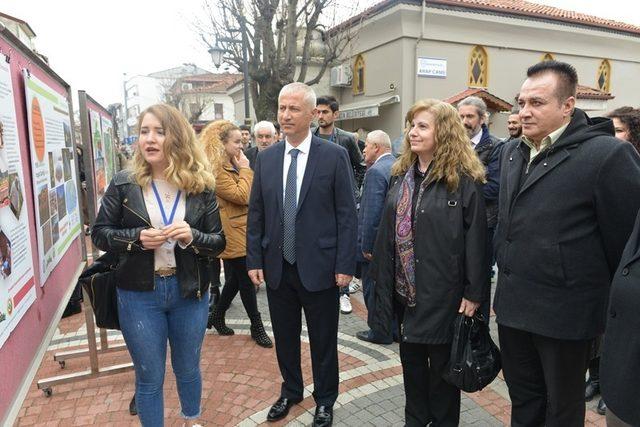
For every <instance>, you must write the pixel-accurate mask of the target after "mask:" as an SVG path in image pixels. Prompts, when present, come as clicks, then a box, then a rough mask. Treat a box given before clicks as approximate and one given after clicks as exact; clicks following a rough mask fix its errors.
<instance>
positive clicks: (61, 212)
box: [52, 185, 67, 219]
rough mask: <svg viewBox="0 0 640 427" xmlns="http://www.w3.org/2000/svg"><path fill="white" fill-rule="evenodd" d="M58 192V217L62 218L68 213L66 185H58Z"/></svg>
mask: <svg viewBox="0 0 640 427" xmlns="http://www.w3.org/2000/svg"><path fill="white" fill-rule="evenodd" d="M56 194H57V196H58V197H57V200H58V218H60V219H62V218H64V217H65V216H66V215H67V201H66V200H65V198H64V185H61V186H59V187H56ZM52 216H53V215H52Z"/></svg>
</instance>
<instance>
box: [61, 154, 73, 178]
mask: <svg viewBox="0 0 640 427" xmlns="http://www.w3.org/2000/svg"><path fill="white" fill-rule="evenodd" d="M72 164H73V153H72V152H71V150H69V149H68V148H63V149H62V171H63V173H64V181H65V182H67V181H69V180H70V179H71V165H72Z"/></svg>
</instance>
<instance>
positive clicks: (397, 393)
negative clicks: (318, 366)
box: [16, 289, 604, 427]
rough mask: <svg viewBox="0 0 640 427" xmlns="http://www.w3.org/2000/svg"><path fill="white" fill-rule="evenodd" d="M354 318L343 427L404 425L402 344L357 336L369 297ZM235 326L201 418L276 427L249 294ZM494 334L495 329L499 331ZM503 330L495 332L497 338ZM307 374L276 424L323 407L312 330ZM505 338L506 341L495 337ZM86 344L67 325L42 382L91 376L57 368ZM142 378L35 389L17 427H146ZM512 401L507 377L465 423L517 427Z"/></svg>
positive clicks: (304, 420) (477, 401)
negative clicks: (316, 389)
mask: <svg viewBox="0 0 640 427" xmlns="http://www.w3.org/2000/svg"><path fill="white" fill-rule="evenodd" d="M352 303H353V308H354V311H353V313H352V314H349V315H341V316H340V328H339V337H338V346H339V361H340V380H341V381H340V395H339V397H338V401H337V402H336V405H335V407H334V419H335V423H334V424H335V425H336V426H358V427H360V426H396V425H397V426H401V425H403V420H404V416H403V414H404V392H403V386H402V369H401V365H400V359H399V354H398V345H397V344H393V345H389V346H380V345H375V344H370V343H365V342H362V341H359V340H358V339H357V338H356V337H355V334H356V332H358V331H361V330H364V329H366V309H365V307H364V304H363V302H362V293H361V292H359V293H357V294H355V295H353V296H352ZM258 306H259V308H260V311H261V313H262V317H263V319H265V327H266V329H267V332H268V333H269V334H270V335H272V331H271V325H270V322H268V319H269V315H268V305H267V301H266V291H265V290H264V289H262V290H261V291H260V292H259V293H258ZM227 324H228V325H229V326H230V327H232V328H233V329H234V330H235V331H236V335H234V336H230V337H222V336H219V335H217V334H216V333H215V332H213V331H207V334H206V336H205V341H204V345H203V350H202V361H201V369H202V375H203V396H202V398H203V403H202V417H201V421H202V423H203V424H204V425H206V426H233V425H239V426H256V425H267V423H266V422H265V417H266V413H267V411H268V409H269V407H270V405H271V404H272V403H273V402H274V401H275V400H276V399H277V397H278V396H279V392H280V381H281V379H280V375H279V371H278V366H277V361H276V357H275V351H274V349H264V348H261V347H258V346H257V345H255V343H254V342H253V341H252V340H251V338H250V336H249V321H248V320H247V317H246V314H245V313H244V309H243V307H242V303H241V302H240V298H239V296H238V297H236V299H235V300H234V303H233V305H232V306H231V308H230V310H229V311H228V313H227ZM493 326H494V327H493V328H492V329H495V325H493ZM492 332H493V333H495V331H492ZM109 336H110V340H111V342H114V343H118V342H121V339H122V337H121V335H120V334H119V332H118V331H109ZM301 338H302V342H303V345H302V370H303V377H304V380H305V384H306V385H307V387H306V389H305V399H304V400H303V401H302V402H301V403H300V404H299V405H295V406H294V407H293V408H292V409H291V412H290V413H289V416H288V417H287V419H286V420H283V421H280V422H278V423H272V424H270V425H271V426H274V427H279V426H283V425H289V426H301V425H310V424H311V422H312V420H313V411H314V409H315V404H314V402H313V398H312V397H311V391H312V384H311V382H312V378H311V363H310V357H309V346H308V338H307V332H306V329H305V328H304V327H303V332H302V337H301ZM495 338H496V340H497V337H495ZM84 345H86V328H85V325H84V316H83V315H76V316H72V317H71V318H67V319H63V320H62V321H61V322H60V323H59V325H58V331H57V333H56V335H55V336H54V337H53V339H52V341H51V344H50V346H49V351H48V352H47V354H46V355H45V357H44V359H43V361H42V364H41V366H40V369H39V371H38V373H37V375H36V380H37V379H41V378H45V377H50V376H54V375H61V374H65V373H70V372H76V371H81V370H84V369H87V367H88V360H86V359H83V358H79V359H71V360H68V361H67V363H66V367H65V369H64V370H61V367H60V366H59V365H58V363H57V362H54V361H53V354H54V353H55V352H57V351H60V350H68V349H74V348H79V347H81V346H84ZM128 360H129V358H128V355H127V353H126V352H117V353H110V354H104V355H102V356H100V361H101V366H107V365H113V364H118V363H125V362H127V361H128ZM133 381H134V376H133V372H127V373H122V374H117V375H112V376H108V377H103V378H98V379H93V380H86V381H80V382H76V383H73V384H66V385H61V386H57V387H54V388H53V396H51V397H49V398H46V397H44V396H43V393H42V392H41V391H39V390H37V388H36V386H35V381H34V384H32V388H31V390H30V391H29V393H28V395H27V397H26V399H25V401H24V403H23V405H22V408H21V409H20V413H19V418H18V419H17V421H16V425H17V426H29V425H38V426H40V425H44V426H76V425H78V426H79V425H100V426H103V425H104V426H122V425H139V423H138V420H137V418H136V417H132V416H130V415H129V413H128V405H129V400H130V399H131V397H132V395H133V390H134V385H133ZM164 396H165V410H164V412H165V420H166V424H167V425H172V426H179V425H182V423H181V420H180V419H179V412H180V405H179V402H178V398H177V393H176V385H175V378H174V377H173V374H172V373H171V366H170V362H168V363H167V375H166V381H165V389H164ZM596 403H597V402H591V403H589V404H588V405H589V410H588V411H587V423H586V425H590V426H592V425H594V426H595V425H598V426H604V417H601V416H599V415H597V414H596V413H595V412H594V410H593V409H594V407H595V405H596ZM510 410H511V409H510V403H509V400H508V394H507V388H506V385H505V384H504V381H503V380H502V378H501V376H500V377H499V378H497V379H496V381H494V382H493V383H492V384H491V385H490V386H489V387H487V388H486V389H485V390H483V391H481V392H478V393H472V394H463V397H462V404H461V416H460V425H462V426H500V425H508V422H509V417H510Z"/></svg>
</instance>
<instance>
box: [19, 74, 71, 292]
mask: <svg viewBox="0 0 640 427" xmlns="http://www.w3.org/2000/svg"><path fill="white" fill-rule="evenodd" d="M23 78H24V88H25V98H26V106H27V119H28V123H29V147H30V152H31V176H32V181H33V186H34V200H35V203H36V234H37V241H38V259H39V261H40V262H39V270H38V271H39V274H40V283H41V285H44V283H45V281H46V280H47V277H49V274H50V273H51V271H52V270H53V269H54V268H55V266H56V265H57V264H58V263H59V262H60V259H62V257H63V256H64V254H65V253H66V252H67V250H68V249H69V247H70V246H71V242H73V240H74V239H75V238H76V237H78V235H79V234H80V230H81V223H80V204H79V202H78V200H79V199H78V191H77V189H78V176H77V173H76V168H75V167H74V165H75V163H74V158H75V148H74V144H73V140H72V135H71V116H72V114H71V113H70V111H71V110H70V108H69V101H68V100H67V99H66V97H65V96H66V94H61V93H58V92H56V91H55V90H54V89H53V88H52V87H51V86H50V85H49V84H48V83H46V82H44V81H42V80H41V79H39V78H38V77H37V76H35V75H31V73H30V71H28V70H27V69H25V70H23Z"/></svg>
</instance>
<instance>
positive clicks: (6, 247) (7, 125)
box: [0, 53, 36, 351]
mask: <svg viewBox="0 0 640 427" xmlns="http://www.w3.org/2000/svg"><path fill="white" fill-rule="evenodd" d="M11 77H12V76H11V70H10V65H9V63H7V61H6V56H5V55H4V54H1V53H0V351H1V350H2V347H3V344H4V343H5V341H7V339H8V338H9V335H10V334H11V332H12V331H13V330H14V329H15V328H16V326H17V325H18V323H19V322H20V320H21V319H22V317H23V316H24V314H25V312H26V311H27V309H28V308H29V307H30V306H31V304H33V302H34V301H35V299H36V289H35V281H34V274H33V259H32V253H31V240H32V238H31V230H30V228H29V220H28V217H27V206H26V204H25V192H24V191H25V182H24V178H25V177H24V170H23V167H22V165H23V161H22V160H23V159H22V154H21V153H20V141H19V139H18V126H17V123H16V110H15V95H16V94H15V92H14V90H13V81H12V78H11ZM18 95H19V94H18Z"/></svg>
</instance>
